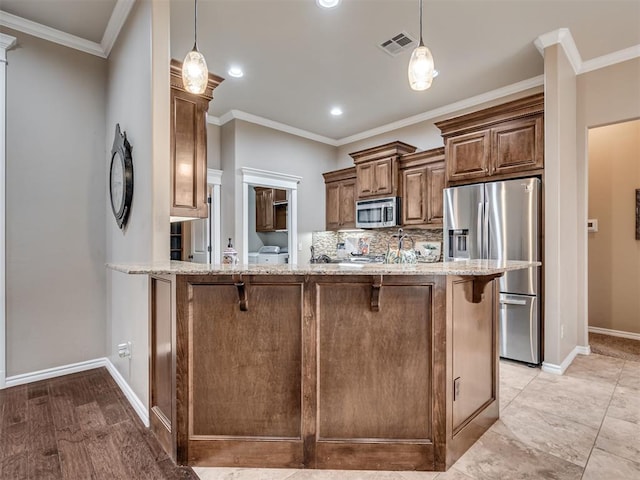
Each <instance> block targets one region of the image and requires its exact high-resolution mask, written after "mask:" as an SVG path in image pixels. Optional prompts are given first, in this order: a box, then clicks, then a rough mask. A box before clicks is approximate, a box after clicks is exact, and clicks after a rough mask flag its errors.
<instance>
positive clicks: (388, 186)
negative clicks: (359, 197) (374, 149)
mask: <svg viewBox="0 0 640 480" xmlns="http://www.w3.org/2000/svg"><path fill="white" fill-rule="evenodd" d="M373 168H374V178H375V192H374V193H375V194H376V195H392V194H393V190H394V188H393V187H394V183H395V182H394V181H393V159H392V158H385V159H382V160H376V161H375V162H374V166H373Z"/></svg>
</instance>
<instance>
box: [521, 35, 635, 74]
mask: <svg viewBox="0 0 640 480" xmlns="http://www.w3.org/2000/svg"><path fill="white" fill-rule="evenodd" d="M533 43H534V44H535V46H536V48H537V49H538V51H539V52H540V54H541V55H542V56H543V57H544V49H545V48H547V47H550V46H551V45H556V44H560V46H562V48H563V49H564V51H565V53H566V54H567V57H568V58H569V62H570V63H571V66H572V67H573V71H574V73H575V74H576V75H581V74H583V73H587V72H592V71H593V70H598V69H600V68H605V67H609V66H611V65H615V64H616V63H621V62H626V61H627V60H632V59H634V58H638V57H640V45H633V46H632V47H629V48H625V49H623V50H618V51H617V52H612V53H609V54H607V55H602V56H600V57H596V58H592V59H591V60H586V61H583V60H582V57H581V56H580V52H579V51H578V47H576V44H575V42H574V41H573V36H572V35H571V32H570V31H569V29H568V28H559V29H558V30H554V31H552V32H548V33H544V34H542V35H540V36H539V37H538V38H537V39H536V40H535V42H533Z"/></svg>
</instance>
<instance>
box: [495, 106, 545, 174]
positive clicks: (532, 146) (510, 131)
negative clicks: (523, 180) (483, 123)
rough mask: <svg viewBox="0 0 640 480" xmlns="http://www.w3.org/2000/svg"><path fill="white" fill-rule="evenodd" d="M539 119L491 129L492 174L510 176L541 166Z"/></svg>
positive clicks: (541, 129) (542, 160)
mask: <svg viewBox="0 0 640 480" xmlns="http://www.w3.org/2000/svg"><path fill="white" fill-rule="evenodd" d="M543 135H544V129H543V124H542V115H540V116H537V117H533V118H523V119H518V120H512V121H510V122H506V123H504V124H503V125H500V126H498V127H494V128H492V129H491V136H492V139H491V143H492V161H493V162H492V163H493V168H492V171H491V174H500V173H512V172H520V171H526V170H532V169H538V168H543V166H544V142H543Z"/></svg>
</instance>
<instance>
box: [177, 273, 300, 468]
mask: <svg viewBox="0 0 640 480" xmlns="http://www.w3.org/2000/svg"><path fill="white" fill-rule="evenodd" d="M176 284H177V287H176V303H177V305H178V308H177V332H178V344H177V350H178V354H177V356H176V362H177V364H178V368H177V371H178V372H184V374H183V375H180V374H179V375H178V377H179V380H180V381H179V382H178V383H177V389H176V395H177V399H178V402H177V403H178V412H177V422H176V423H177V425H178V427H177V430H178V435H177V443H178V446H177V457H176V459H177V462H178V463H182V464H189V465H220V466H237V465H244V466H254V467H255V466H263V467H276V466H277V467H292V468H293V467H298V468H299V467H301V466H302V465H303V441H302V431H301V416H302V411H301V409H302V406H301V403H302V380H301V370H302V345H301V341H302V335H303V332H302V323H303V316H302V311H303V305H302V304H303V285H304V279H303V278H302V277H299V276H286V277H284V276H261V277H255V276H244V277H243V276H240V275H234V276H229V275H206V276H204V275H199V276H182V275H178V276H176Z"/></svg>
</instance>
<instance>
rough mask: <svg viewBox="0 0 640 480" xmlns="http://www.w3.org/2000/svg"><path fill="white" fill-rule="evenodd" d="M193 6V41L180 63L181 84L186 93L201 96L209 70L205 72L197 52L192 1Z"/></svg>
mask: <svg viewBox="0 0 640 480" xmlns="http://www.w3.org/2000/svg"><path fill="white" fill-rule="evenodd" d="M193 4H194V22H193V31H194V40H193V50H191V51H190V52H189V53H187V56H186V57H184V62H182V84H183V85H184V88H185V90H186V91H188V92H191V93H195V94H198V95H199V94H201V93H204V91H205V90H206V88H207V82H208V80H209V70H207V62H206V60H205V59H204V55H202V54H201V53H200V52H199V51H198V0H193Z"/></svg>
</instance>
